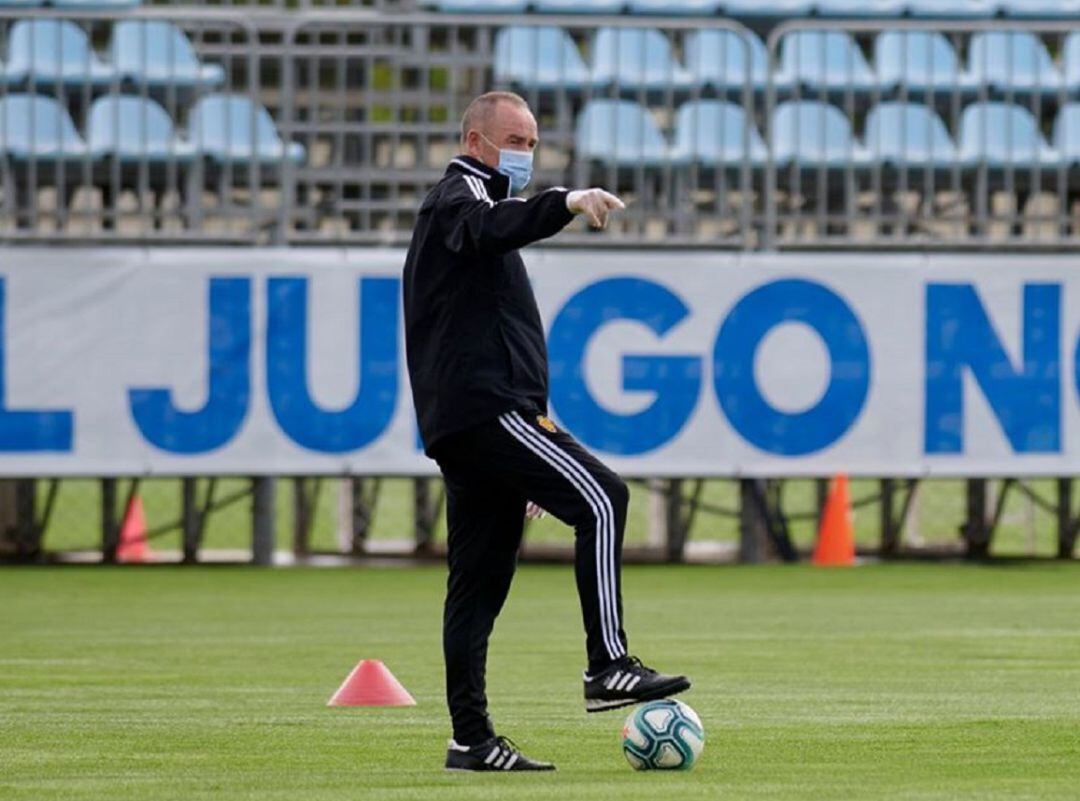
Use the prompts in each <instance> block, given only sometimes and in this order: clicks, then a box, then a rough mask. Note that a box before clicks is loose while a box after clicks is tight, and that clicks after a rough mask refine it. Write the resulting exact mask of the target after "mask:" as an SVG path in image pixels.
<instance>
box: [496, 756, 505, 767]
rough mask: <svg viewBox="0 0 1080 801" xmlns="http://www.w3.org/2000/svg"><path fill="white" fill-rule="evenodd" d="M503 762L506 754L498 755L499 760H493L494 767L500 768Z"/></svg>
mask: <svg viewBox="0 0 1080 801" xmlns="http://www.w3.org/2000/svg"><path fill="white" fill-rule="evenodd" d="M505 761H506V754H504V753H500V754H499V758H498V759H496V760H495V767H497V768H501V767H502V764H503V762H505Z"/></svg>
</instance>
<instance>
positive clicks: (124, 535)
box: [116, 493, 150, 562]
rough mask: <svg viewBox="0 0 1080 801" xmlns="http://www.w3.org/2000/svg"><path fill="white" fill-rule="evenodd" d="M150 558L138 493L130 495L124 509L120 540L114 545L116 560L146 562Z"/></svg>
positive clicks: (144, 520) (144, 521)
mask: <svg viewBox="0 0 1080 801" xmlns="http://www.w3.org/2000/svg"><path fill="white" fill-rule="evenodd" d="M149 559H150V546H149V545H147V542H146V513H145V512H144V511H143V502H142V498H140V497H139V495H138V493H136V494H134V495H132V496H131V500H130V501H129V502H128V506H127V509H125V510H124V522H123V523H121V524H120V542H119V543H118V544H117V546H116V560H117V561H118V562H146V561H149Z"/></svg>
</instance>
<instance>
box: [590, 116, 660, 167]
mask: <svg viewBox="0 0 1080 801" xmlns="http://www.w3.org/2000/svg"><path fill="white" fill-rule="evenodd" d="M574 142H575V150H576V156H577V158H579V159H584V160H590V161H602V162H604V163H607V164H615V165H619V166H647V167H656V166H661V165H664V164H669V163H672V162H674V161H677V159H676V158H675V157H674V155H673V154H672V151H671V149H670V148H669V147H668V143H667V140H665V139H664V136H663V134H661V133H660V129H659V128H658V127H657V125H656V121H655V120H654V119H653V118H652V116H651V115H650V114H649V111H648V109H646V108H645V107H644V106H641V105H639V104H638V103H635V102H633V101H632V100H592V101H590V102H588V103H586V104H585V108H583V109H582V110H581V113H580V114H578V118H577V126H576V131H575V135H574Z"/></svg>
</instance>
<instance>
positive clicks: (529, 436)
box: [499, 412, 626, 659]
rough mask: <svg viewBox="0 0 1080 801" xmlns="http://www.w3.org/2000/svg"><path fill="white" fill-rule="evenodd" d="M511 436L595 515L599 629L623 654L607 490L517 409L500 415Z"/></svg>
mask: <svg viewBox="0 0 1080 801" xmlns="http://www.w3.org/2000/svg"><path fill="white" fill-rule="evenodd" d="M499 422H500V423H501V424H502V426H503V428H505V429H506V430H507V431H508V432H509V433H510V435H511V436H513V437H514V438H515V439H517V440H518V441H519V442H521V443H522V444H523V445H525V447H527V448H528V449H529V450H531V451H532V452H533V453H535V454H536V455H537V456H539V457H540V458H541V459H543V460H544V461H545V462H547V463H548V464H549V465H550V466H552V467H554V468H555V469H556V470H557V471H558V472H559V473H560V474H562V476H563V477H564V478H565V479H566V480H567V481H569V482H570V484H571V485H572V486H573V487H574V488H575V489H576V490H577V491H578V492H579V493H580V494H581V496H582V497H583V498H584V499H585V501H586V502H587V503H588V504H589V507H590V508H591V509H592V511H593V514H594V515H595V516H596V572H597V591H598V594H599V600H600V605H599V606H600V630H601V634H602V636H603V640H604V647H605V649H606V650H607V652H608V655H609V657H610V658H611V659H618V658H619V657H621V656H624V655H625V653H626V650H625V649H624V648H623V647H622V642H621V641H620V639H619V636H618V632H619V624H618V614H617V608H618V607H617V604H616V601H615V591H614V588H615V579H614V577H615V570H614V564H615V512H614V509H613V508H612V506H611V501H610V499H609V498H608V497H607V494H606V493H604V491H603V490H602V489H600V486H599V484H598V483H597V482H596V479H594V478H593V477H592V475H591V474H590V473H589V471H588V470H586V469H585V468H584V467H582V466H581V465H580V464H579V463H578V462H577V461H575V460H574V458H573V457H572V456H570V454H568V453H566V452H565V451H563V450H561V449H560V448H558V447H557V446H555V444H554V443H552V442H550V441H549V440H546V439H544V438H543V437H541V436H540V435H539V434H537V433H536V432H534V431H533V430H532V429H531V428H529V426H528V424H527V423H526V422H525V420H524V419H523V418H522V417H521V415H520V414H518V413H517V412H509V413H507V414H504V415H502V416H501V417H500V418H499Z"/></svg>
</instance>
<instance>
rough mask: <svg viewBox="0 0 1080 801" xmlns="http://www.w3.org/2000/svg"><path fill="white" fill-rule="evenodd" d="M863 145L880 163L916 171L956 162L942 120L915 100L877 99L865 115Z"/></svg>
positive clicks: (942, 168) (953, 145)
mask: <svg viewBox="0 0 1080 801" xmlns="http://www.w3.org/2000/svg"><path fill="white" fill-rule="evenodd" d="M865 141H866V147H867V149H868V150H869V151H870V152H871V153H872V154H873V156H874V158H875V160H877V161H878V162H879V163H880V164H881V165H882V166H883V167H885V168H892V169H894V170H903V171H905V172H907V173H911V174H917V173H921V172H923V171H931V172H933V171H947V170H949V169H951V168H953V167H954V166H956V165H957V164H958V160H957V159H958V154H957V147H956V143H955V142H953V140H952V137H951V136H949V131H948V129H947V128H946V127H945V121H944V120H942V119H941V117H940V116H938V115H937V114H936V113H935V112H934V110H933V109H931V108H929V107H927V106H923V105H920V104H918V103H902V102H891V103H879V104H878V105H876V106H874V107H873V108H872V109H871V110H870V112H869V113H868V114H867V115H866V134H865Z"/></svg>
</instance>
